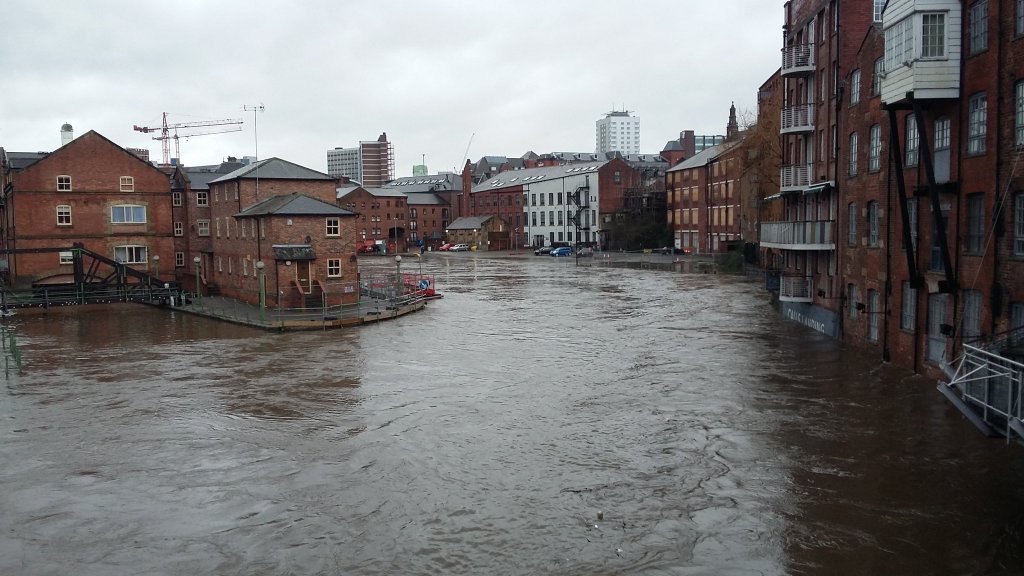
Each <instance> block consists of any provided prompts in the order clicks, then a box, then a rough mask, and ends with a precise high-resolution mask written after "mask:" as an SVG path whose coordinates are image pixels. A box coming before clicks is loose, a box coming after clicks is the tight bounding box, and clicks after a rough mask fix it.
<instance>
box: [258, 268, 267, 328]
mask: <svg viewBox="0 0 1024 576" xmlns="http://www.w3.org/2000/svg"><path fill="white" fill-rule="evenodd" d="M264 266H266V264H264V263H263V260H257V261H256V274H257V275H258V276H259V287H260V322H263V314H264V311H265V310H266V309H267V279H266V277H265V276H264V275H263V268H264Z"/></svg>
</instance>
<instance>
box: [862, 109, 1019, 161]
mask: <svg viewBox="0 0 1024 576" xmlns="http://www.w3.org/2000/svg"><path fill="white" fill-rule="evenodd" d="M1021 94H1022V96H1024V90H1021ZM982 96H984V95H982ZM1022 106H1024V100H1022ZM1021 117H1022V121H1024V112H1021ZM976 129H977V128H976ZM979 130H980V136H979V137H978V138H977V139H976V140H975V141H974V144H973V146H974V150H975V151H974V152H973V153H975V154H977V153H980V152H978V150H980V151H981V152H984V150H985V130H984V121H983V120H982V127H981V128H980V129H979ZM949 131H950V123H949V118H946V117H942V118H938V119H936V120H935V123H934V134H935V142H934V147H935V148H934V149H935V151H936V152H938V151H942V150H949ZM971 146H972V144H971V140H968V151H969V152H970V151H971ZM858 147H859V136H858V134H857V133H856V132H851V133H850V158H849V165H848V170H847V172H848V174H849V175H850V176H856V175H857V169H858V165H857V162H858ZM903 148H904V153H905V154H904V164H905V166H907V167H911V166H917V164H918V162H919V159H920V150H921V135H920V132H919V131H918V127H917V121H916V119H915V117H914V116H913V115H912V114H908V115H907V117H906V130H905V131H904V145H903ZM881 152H882V127H881V126H880V125H878V124H875V125H873V126H871V128H870V129H869V130H868V171H869V172H877V171H878V170H879V169H880V168H881Z"/></svg>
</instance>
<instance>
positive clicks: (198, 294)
mask: <svg viewBox="0 0 1024 576" xmlns="http://www.w3.org/2000/svg"><path fill="white" fill-rule="evenodd" d="M192 262H194V263H195V265H196V300H198V301H202V300H203V291H202V290H200V289H199V262H200V258H199V256H196V257H195V258H193V259H192Z"/></svg>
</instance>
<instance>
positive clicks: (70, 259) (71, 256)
mask: <svg viewBox="0 0 1024 576" xmlns="http://www.w3.org/2000/svg"><path fill="white" fill-rule="evenodd" d="M74 263H75V253H74V252H72V251H71V250H64V251H62V252H59V253H58V254H57V264H58V265H60V266H67V265H69V264H74Z"/></svg>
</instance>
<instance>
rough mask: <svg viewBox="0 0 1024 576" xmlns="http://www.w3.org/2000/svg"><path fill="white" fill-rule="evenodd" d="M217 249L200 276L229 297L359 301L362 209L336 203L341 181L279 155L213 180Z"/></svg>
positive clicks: (314, 303) (299, 302) (304, 303)
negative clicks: (262, 291) (358, 239)
mask: <svg viewBox="0 0 1024 576" xmlns="http://www.w3.org/2000/svg"><path fill="white" fill-rule="evenodd" d="M209 186H210V195H211V197H212V198H211V204H210V217H211V219H212V232H211V233H212V235H213V249H212V251H211V252H209V253H203V254H199V255H198V257H199V258H200V264H199V268H200V274H201V277H202V279H203V280H205V281H206V282H207V284H208V286H210V287H213V286H215V287H216V290H219V291H220V292H221V293H223V294H224V295H226V296H230V297H232V298H236V299H239V300H244V301H248V302H258V301H259V290H260V286H259V282H260V279H259V270H258V268H257V266H258V263H261V262H262V263H263V266H264V268H263V271H262V273H263V274H264V275H265V276H264V277H265V282H266V291H267V292H266V294H267V298H268V300H267V303H268V305H274V306H277V305H280V306H283V307H286V308H298V307H319V306H321V305H323V304H326V305H327V306H335V305H338V304H354V303H356V302H358V300H359V284H358V282H359V278H358V274H359V268H358V263H357V261H356V256H355V246H356V214H355V213H354V212H352V211H350V210H346V209H344V208H341V207H339V206H337V205H336V203H335V196H336V186H337V181H336V180H335V179H334V178H333V177H331V176H328V175H327V174H323V173H321V172H316V171H314V170H310V169H309V168H304V167H302V166H299V165H297V164H293V163H291V162H287V161H284V160H281V159H278V158H271V159H268V160H261V161H259V162H257V163H255V164H251V165H248V166H245V167H243V168H240V169H238V170H235V171H234V172H231V173H229V174H225V175H224V176H221V177H219V178H217V179H215V180H211V181H210V183H209Z"/></svg>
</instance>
